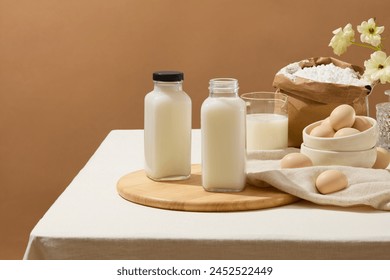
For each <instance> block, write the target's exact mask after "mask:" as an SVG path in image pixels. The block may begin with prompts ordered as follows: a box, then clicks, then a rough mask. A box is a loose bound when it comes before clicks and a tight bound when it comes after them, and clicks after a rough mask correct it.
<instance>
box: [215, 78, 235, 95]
mask: <svg viewBox="0 0 390 280" xmlns="http://www.w3.org/2000/svg"><path fill="white" fill-rule="evenodd" d="M238 88H239V87H238V81H237V80H236V79H231V78H217V79H212V80H210V86H209V90H210V97H238Z"/></svg>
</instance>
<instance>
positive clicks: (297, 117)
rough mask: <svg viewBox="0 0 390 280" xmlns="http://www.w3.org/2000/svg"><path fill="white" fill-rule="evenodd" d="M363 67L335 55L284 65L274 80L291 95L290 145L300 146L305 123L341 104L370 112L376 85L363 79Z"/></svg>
mask: <svg viewBox="0 0 390 280" xmlns="http://www.w3.org/2000/svg"><path fill="white" fill-rule="evenodd" d="M362 73H363V69H362V68H360V67H358V66H355V65H351V64H349V63H346V62H343V61H341V60H338V59H335V58H332V57H314V58H309V59H305V60H302V61H299V62H295V63H292V64H289V65H287V66H286V67H284V68H282V69H281V70H280V71H279V72H278V73H277V74H276V75H275V78H274V81H273V86H274V87H275V88H277V90H278V91H280V92H282V93H285V94H287V95H288V97H289V104H288V117H289V125H288V130H289V135H288V138H289V146H290V147H300V145H301V143H302V130H303V129H304V128H305V126H307V125H309V124H311V123H313V122H315V121H319V120H322V119H325V118H326V117H327V116H329V114H330V113H331V112H332V110H333V109H334V108H335V107H337V106H338V105H340V104H349V105H351V106H352V107H354V109H355V111H356V114H357V115H367V113H368V104H367V96H368V95H369V94H370V92H371V88H372V86H371V85H370V84H369V83H368V82H366V81H363V80H362V79H360V77H361V74H362Z"/></svg>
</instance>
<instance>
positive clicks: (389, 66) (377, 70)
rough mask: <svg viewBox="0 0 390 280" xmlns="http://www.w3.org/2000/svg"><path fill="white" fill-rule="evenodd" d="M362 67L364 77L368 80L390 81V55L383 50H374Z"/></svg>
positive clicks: (383, 82)
mask: <svg viewBox="0 0 390 280" xmlns="http://www.w3.org/2000/svg"><path fill="white" fill-rule="evenodd" d="M364 67H365V68H366V70H365V71H364V77H365V78H367V79H368V80H369V81H370V82H372V83H374V82H377V81H380V82H381V83H382V84H385V83H386V82H387V83H390V56H389V57H388V56H387V55H386V53H385V52H383V51H376V52H374V53H373V54H371V56H370V59H369V60H366V61H365V62H364Z"/></svg>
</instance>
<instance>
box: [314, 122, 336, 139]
mask: <svg viewBox="0 0 390 280" xmlns="http://www.w3.org/2000/svg"><path fill="white" fill-rule="evenodd" d="M334 133H335V131H334V130H333V128H332V126H331V125H330V123H329V122H326V123H325V121H324V122H322V123H321V124H320V125H319V126H316V127H315V128H313V129H312V130H311V131H310V135H311V136H315V137H333V135H334Z"/></svg>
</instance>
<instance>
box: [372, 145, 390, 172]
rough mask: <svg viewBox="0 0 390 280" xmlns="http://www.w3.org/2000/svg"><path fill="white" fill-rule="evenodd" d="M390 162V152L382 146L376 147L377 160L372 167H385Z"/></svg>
mask: <svg viewBox="0 0 390 280" xmlns="http://www.w3.org/2000/svg"><path fill="white" fill-rule="evenodd" d="M389 164H390V153H389V152H388V151H387V150H386V149H385V148H382V147H377V148H376V161H375V163H374V165H373V166H372V168H375V169H385V168H386V167H387V166H389Z"/></svg>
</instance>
